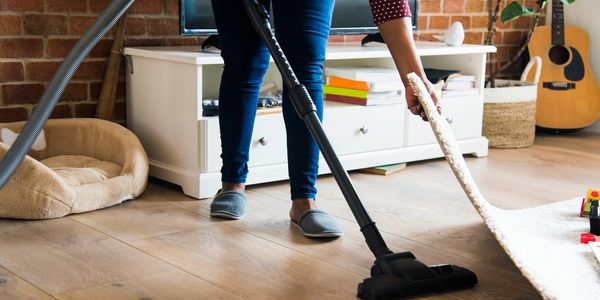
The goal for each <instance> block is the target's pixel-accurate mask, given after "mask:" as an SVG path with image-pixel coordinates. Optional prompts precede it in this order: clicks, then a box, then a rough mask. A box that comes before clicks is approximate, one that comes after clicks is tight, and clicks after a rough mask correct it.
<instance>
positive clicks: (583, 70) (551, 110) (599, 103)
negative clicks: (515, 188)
mask: <svg viewBox="0 0 600 300" xmlns="http://www.w3.org/2000/svg"><path fill="white" fill-rule="evenodd" d="M550 42H551V43H550ZM589 53H590V40H589V37H588V34H587V33H586V32H585V31H584V30H583V29H581V28H578V27H574V26H565V25H564V14H563V3H562V1H561V0H553V1H552V26H540V27H538V28H537V29H536V30H535V32H534V33H533V35H532V37H531V41H530V43H529V55H530V56H531V57H534V56H539V57H541V58H542V62H543V63H542V65H543V67H542V73H541V77H540V81H539V83H538V99H537V113H536V124H537V125H538V126H540V127H544V128H552V129H578V128H583V127H586V126H588V125H591V124H592V123H594V122H595V121H596V120H597V119H598V117H599V116H600V87H598V83H597V81H596V79H595V78H594V74H592V71H591V69H590V66H589V59H588V56H589Z"/></svg>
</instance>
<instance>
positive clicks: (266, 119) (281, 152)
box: [198, 114, 287, 172]
mask: <svg viewBox="0 0 600 300" xmlns="http://www.w3.org/2000/svg"><path fill="white" fill-rule="evenodd" d="M199 138H200V150H199V152H200V153H198V154H199V156H200V160H199V161H200V171H201V172H219V171H220V170H221V166H222V165H223V164H222V160H221V134H220V131H219V118H217V117H210V118H204V119H202V120H201V121H200V122H199ZM286 161H287V155H286V140H285V126H284V123H283V117H282V115H281V114H273V115H262V116H256V120H255V122H254V131H253V134H252V140H251V142H250V161H249V162H248V166H250V167H254V166H263V165H269V164H277V163H283V162H286Z"/></svg>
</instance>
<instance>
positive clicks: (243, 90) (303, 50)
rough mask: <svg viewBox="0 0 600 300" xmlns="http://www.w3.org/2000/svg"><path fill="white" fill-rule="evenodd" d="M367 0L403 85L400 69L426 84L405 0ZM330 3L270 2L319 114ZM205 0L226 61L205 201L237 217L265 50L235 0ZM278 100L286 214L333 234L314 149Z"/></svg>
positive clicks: (312, 231)
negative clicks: (213, 183)
mask: <svg viewBox="0 0 600 300" xmlns="http://www.w3.org/2000/svg"><path fill="white" fill-rule="evenodd" d="M261 1H262V3H263V5H265V7H269V6H270V5H269V4H270V3H269V2H270V1H269V0H261ZM365 1H366V0H365ZM369 2H370V4H371V9H372V12H373V18H374V21H375V23H376V24H377V25H378V27H379V30H380V32H381V33H382V35H383V37H384V39H385V40H386V43H387V45H388V47H389V49H390V52H391V54H392V56H393V58H394V61H395V64H396V66H397V68H398V70H399V72H400V74H401V75H402V76H401V77H402V81H403V83H404V86H405V87H406V90H407V91H408V90H410V89H409V84H408V81H407V79H406V74H408V73H410V72H415V73H417V74H418V75H420V76H421V78H422V79H423V80H424V81H425V82H426V84H427V85H428V87H429V88H430V90H431V91H433V89H432V88H431V84H430V83H429V81H427V78H426V76H425V74H424V71H423V67H422V66H421V62H420V59H419V56H418V55H417V53H416V49H415V45H414V40H413V38H412V25H411V19H410V16H411V14H410V9H409V7H408V4H407V2H406V0H370V1H369ZM333 5H334V0H273V1H272V8H273V15H274V23H275V24H274V27H275V35H276V37H277V39H278V41H279V43H280V45H281V47H282V49H283V51H284V52H285V54H286V56H287V58H288V60H289V61H290V64H291V65H292V68H293V69H294V71H295V73H296V75H297V76H298V79H299V80H300V82H301V83H302V84H304V85H305V86H306V87H307V89H308V91H309V93H310V95H311V97H312V99H313V101H314V102H315V105H316V107H317V114H318V115H319V118H322V116H323V98H322V93H323V90H322V84H323V82H322V76H323V61H324V59H325V46H326V43H327V38H328V37H329V27H330V21H331V15H332V11H333ZM212 6H213V12H214V16H215V20H216V24H217V30H218V33H219V39H220V43H221V56H222V57H223V60H224V62H225V64H224V70H223V76H222V78H221V88H220V95H219V98H220V101H219V124H220V128H221V148H222V154H221V158H222V159H223V167H222V169H221V174H222V189H221V190H219V192H218V193H217V195H216V196H215V198H214V200H213V202H212V204H211V216H214V217H223V218H229V219H239V218H241V217H243V216H244V214H245V209H246V198H245V193H244V189H245V185H244V183H245V181H246V175H247V173H248V166H247V162H248V152H249V148H250V139H251V136H252V127H253V124H254V117H255V114H256V107H257V99H258V92H259V88H260V84H261V81H262V78H263V75H264V74H265V72H266V70H267V68H268V66H269V57H270V56H269V52H268V50H267V47H266V45H265V44H264V43H263V42H262V40H261V39H260V37H259V36H258V34H257V33H256V32H255V31H254V28H253V26H252V24H251V23H250V20H249V18H248V16H247V15H246V11H245V7H244V5H243V2H242V1H240V0H212ZM433 96H434V99H435V95H433ZM283 99H284V100H283V117H284V121H285V126H286V132H287V152H288V171H289V177H290V187H291V199H292V208H291V209H290V212H289V215H290V219H291V221H292V223H293V224H295V225H297V227H298V228H299V229H300V230H301V231H302V233H303V234H304V235H306V236H310V237H337V236H340V235H341V234H342V231H341V229H340V227H339V225H338V224H337V222H336V221H335V220H334V219H333V218H332V217H331V216H329V215H328V214H327V213H325V212H323V211H321V210H318V209H317V207H316V204H315V199H316V194H317V189H316V188H315V182H316V179H317V171H318V161H319V149H318V147H317V145H316V143H315V141H314V140H313V138H312V136H311V134H310V132H309V131H308V128H307V127H306V125H305V124H304V122H303V121H302V119H300V118H299V117H298V115H297V114H296V111H295V110H294V108H293V106H292V103H291V102H290V101H289V99H288V94H287V90H286V89H285V88H284V90H283ZM407 101H408V108H409V110H410V111H411V112H412V113H413V114H416V115H421V116H424V115H423V111H422V109H421V107H420V105H419V104H418V101H417V99H416V97H415V96H414V95H413V93H407ZM391 125H392V124H391Z"/></svg>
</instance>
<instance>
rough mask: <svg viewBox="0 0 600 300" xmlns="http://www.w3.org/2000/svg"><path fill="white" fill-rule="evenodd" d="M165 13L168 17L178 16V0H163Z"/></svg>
mask: <svg viewBox="0 0 600 300" xmlns="http://www.w3.org/2000/svg"><path fill="white" fill-rule="evenodd" d="M165 13H166V14H167V15H169V16H174V17H175V16H179V0H165Z"/></svg>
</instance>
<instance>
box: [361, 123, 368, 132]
mask: <svg viewBox="0 0 600 300" xmlns="http://www.w3.org/2000/svg"><path fill="white" fill-rule="evenodd" d="M360 132H362V134H367V133H369V127H368V126H367V125H365V126H363V127H361V128H360Z"/></svg>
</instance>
